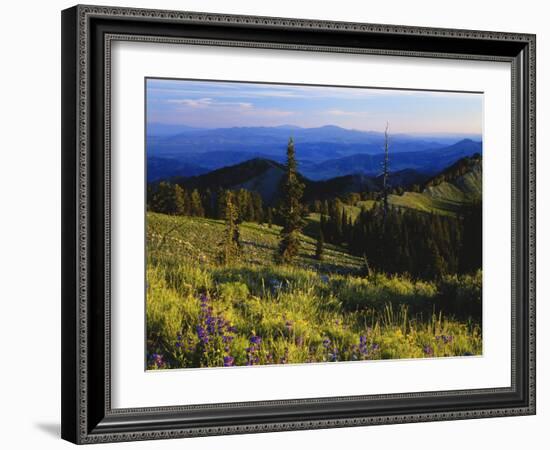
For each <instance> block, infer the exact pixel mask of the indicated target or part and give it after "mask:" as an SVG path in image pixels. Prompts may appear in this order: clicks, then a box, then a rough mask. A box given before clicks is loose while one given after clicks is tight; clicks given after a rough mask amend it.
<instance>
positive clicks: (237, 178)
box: [171, 158, 428, 205]
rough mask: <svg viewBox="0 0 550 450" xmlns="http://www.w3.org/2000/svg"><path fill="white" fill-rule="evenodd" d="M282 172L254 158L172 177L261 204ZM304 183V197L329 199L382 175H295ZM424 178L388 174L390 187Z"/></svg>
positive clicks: (275, 189)
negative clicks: (243, 192)
mask: <svg viewBox="0 0 550 450" xmlns="http://www.w3.org/2000/svg"><path fill="white" fill-rule="evenodd" d="M284 173H285V167H284V165H283V164H280V163H278V162H275V161H272V160H269V159H263V158H254V159H251V160H248V161H245V162H243V163H240V164H236V165H234V166H230V167H224V168H222V169H217V170H214V171H212V172H208V173H206V174H202V175H198V176H191V177H176V178H172V180H171V181H172V182H176V183H179V184H181V185H183V186H184V187H186V188H188V189H195V188H197V189H200V190H206V189H210V190H211V191H213V192H216V191H217V190H218V189H219V188H224V189H234V190H236V189H240V188H244V189H247V190H250V191H256V192H258V193H259V194H260V195H261V196H262V199H263V201H264V203H266V204H268V205H270V204H273V203H275V202H276V200H277V199H278V195H279V193H280V192H279V186H280V183H281V179H282V178H283V176H284ZM299 177H300V179H301V181H302V183H304V186H305V190H304V200H306V201H309V200H316V199H330V198H334V197H336V196H341V195H344V194H347V193H349V192H365V191H378V190H380V189H381V188H382V177H381V176H377V177H369V176H366V175H361V174H352V175H346V176H342V177H335V178H331V179H329V180H322V181H314V180H310V179H308V178H306V177H304V176H303V175H299ZM427 179H428V177H427V176H426V175H423V174H421V173H418V172H416V171H414V170H411V169H406V170H402V171H397V172H394V173H392V174H391V176H390V185H391V186H392V187H393V188H396V187H403V188H405V189H406V188H408V187H410V186H411V185H413V184H423V183H424V182H425V181H426V180H427Z"/></svg>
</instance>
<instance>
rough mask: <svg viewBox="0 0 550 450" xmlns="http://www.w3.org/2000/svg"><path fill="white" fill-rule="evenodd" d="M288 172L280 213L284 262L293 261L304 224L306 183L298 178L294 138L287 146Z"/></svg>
mask: <svg viewBox="0 0 550 450" xmlns="http://www.w3.org/2000/svg"><path fill="white" fill-rule="evenodd" d="M286 155H287V164H286V172H285V175H284V178H283V183H282V204H281V208H280V215H281V219H282V222H283V228H282V230H281V240H280V242H279V251H278V259H279V261H280V262H282V263H289V262H291V261H292V260H293V259H294V258H295V257H296V256H297V255H298V251H299V249H300V231H301V230H302V227H303V226H304V218H303V206H302V204H301V199H302V195H303V192H304V185H303V184H302V183H301V182H300V180H299V179H298V171H297V164H296V154H295V150H294V141H293V140H292V138H290V139H289V141H288V146H287V152H286Z"/></svg>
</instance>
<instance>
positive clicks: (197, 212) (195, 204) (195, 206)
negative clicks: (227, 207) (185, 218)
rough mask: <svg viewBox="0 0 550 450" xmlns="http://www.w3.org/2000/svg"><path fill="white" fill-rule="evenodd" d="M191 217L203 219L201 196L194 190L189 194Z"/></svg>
mask: <svg viewBox="0 0 550 450" xmlns="http://www.w3.org/2000/svg"><path fill="white" fill-rule="evenodd" d="M191 215H192V216H197V217H204V207H203V206H202V199H201V195H200V194H199V191H198V190H196V189H193V192H191Z"/></svg>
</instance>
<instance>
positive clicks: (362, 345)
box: [359, 335, 369, 356]
mask: <svg viewBox="0 0 550 450" xmlns="http://www.w3.org/2000/svg"><path fill="white" fill-rule="evenodd" d="M359 353H360V354H361V355H363V356H366V355H368V353H369V349H368V348H367V336H364V335H361V336H359Z"/></svg>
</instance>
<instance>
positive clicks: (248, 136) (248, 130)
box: [147, 124, 481, 180]
mask: <svg viewBox="0 0 550 450" xmlns="http://www.w3.org/2000/svg"><path fill="white" fill-rule="evenodd" d="M289 136H293V138H294V140H295V143H296V152H297V160H298V163H299V166H300V170H301V171H302V172H303V173H304V175H306V176H308V177H310V178H313V179H317V180H320V179H327V178H333V177H336V176H343V175H348V174H351V173H362V174H365V175H369V176H370V175H377V174H378V171H379V168H380V159H381V156H380V155H381V153H382V151H383V144H384V135H383V133H379V132H374V131H358V130H348V129H344V128H341V127H337V126H334V125H327V126H324V127H318V128H300V127H297V126H293V125H281V126H277V127H234V128H218V129H205V128H193V127H183V126H175V125H166V126H163V125H160V124H152V125H151V124H150V126H149V127H148V136H147V155H148V159H151V158H156V162H155V164H156V167H155V169H154V170H153V173H154V178H155V179H160V178H168V177H172V176H174V175H178V174H177V173H175V168H176V167H181V168H182V170H183V172H182V173H180V174H179V175H181V176H189V175H192V174H194V169H193V168H194V167H198V168H199V169H198V172H197V173H202V172H204V171H206V170H216V169H220V168H222V167H225V166H229V165H235V164H239V163H241V162H245V161H247V160H250V159H253V158H263V159H270V160H273V161H276V162H281V163H282V162H284V158H285V154H286V145H287V142H288V138H289ZM478 140H479V137H478ZM457 141H458V142H457ZM451 144H453V145H451ZM468 145H470V146H474V147H476V148H475V149H473V150H472V151H471V152H470V153H469V151H465V150H467V147H468ZM455 146H458V147H460V148H456V147H455ZM477 147H479V148H477ZM480 149H481V144H480V143H479V142H476V141H473V140H470V139H462V138H461V136H459V135H441V134H439V135H433V136H430V135H407V134H396V135H392V136H391V155H392V163H393V170H402V169H405V168H411V169H415V170H419V171H421V172H425V173H435V172H437V170H439V169H441V168H443V167H444V166H445V165H446V164H447V163H452V162H454V160H456V159H458V158H460V157H462V156H467V155H468V154H472V153H473V152H475V151H480ZM440 150H444V152H442V153H441V154H439V153H438V152H439V151H440ZM432 151H433V152H432ZM445 152H447V153H449V154H448V155H445ZM421 153H422V154H423V156H422V155H421ZM436 154H437V155H436ZM407 155H408V156H407ZM434 157H435V159H434ZM453 158H454V160H453ZM163 159H164V160H166V161H164V163H163V162H162V161H161V160H163ZM431 166H433V167H431ZM163 168H165V169H166V172H165V173H163V172H162V170H163ZM203 169H204V170H203Z"/></svg>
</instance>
